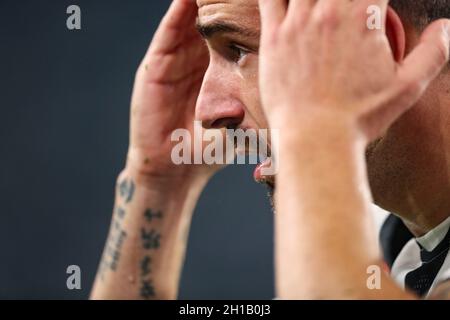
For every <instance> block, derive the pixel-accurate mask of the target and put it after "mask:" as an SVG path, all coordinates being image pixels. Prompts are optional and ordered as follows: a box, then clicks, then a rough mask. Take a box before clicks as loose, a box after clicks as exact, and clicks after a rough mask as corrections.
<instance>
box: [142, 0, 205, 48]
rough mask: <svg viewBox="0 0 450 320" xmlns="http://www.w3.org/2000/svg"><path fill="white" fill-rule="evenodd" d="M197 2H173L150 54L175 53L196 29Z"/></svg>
mask: <svg viewBox="0 0 450 320" xmlns="http://www.w3.org/2000/svg"><path fill="white" fill-rule="evenodd" d="M197 10H198V7H197V4H196V2H195V0H173V1H172V4H171V5H170V7H169V10H168V11H167V13H166V15H165V16H164V18H163V19H162V21H161V23H160V25H159V27H158V29H157V30H156V32H155V35H154V37H153V41H152V46H151V47H150V50H149V52H151V53H165V52H171V51H173V50H174V49H175V48H176V47H177V46H178V45H179V44H180V42H181V41H182V40H183V35H186V34H187V32H186V31H189V30H190V29H193V28H194V25H195V19H196V17H197Z"/></svg>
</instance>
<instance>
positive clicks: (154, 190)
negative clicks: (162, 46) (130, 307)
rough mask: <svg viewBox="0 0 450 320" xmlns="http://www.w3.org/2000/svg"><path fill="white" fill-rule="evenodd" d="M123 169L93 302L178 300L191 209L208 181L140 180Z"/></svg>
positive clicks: (93, 293) (92, 295)
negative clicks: (97, 300) (109, 300)
mask: <svg viewBox="0 0 450 320" xmlns="http://www.w3.org/2000/svg"><path fill="white" fill-rule="evenodd" d="M135 177H136V175H135V174H133V173H132V172H130V171H129V170H125V171H124V172H123V173H122V174H121V175H120V177H119V179H118V183H117V187H116V200H115V209H114V214H113V219H112V223H111V228H110V233H109V236H108V240H107V243H106V246H105V250H104V253H103V256H102V259H101V262H100V266H99V270H98V273H97V277H96V281H95V284H94V287H93V290H92V293H91V298H92V299H176V298H177V294H178V285H179V279H180V273H181V269H182V265H183V260H184V255H185V249H186V245H187V238H188V232H189V227H190V222H191V217H192V213H193V210H194V208H195V205H196V202H197V199H198V197H199V195H200V193H201V191H202V189H203V187H204V184H205V183H206V181H198V182H195V183H187V182H185V181H178V182H175V181H172V182H167V181H163V180H162V179H160V178H158V179H157V180H154V181H152V180H151V179H146V180H141V179H137V178H135Z"/></svg>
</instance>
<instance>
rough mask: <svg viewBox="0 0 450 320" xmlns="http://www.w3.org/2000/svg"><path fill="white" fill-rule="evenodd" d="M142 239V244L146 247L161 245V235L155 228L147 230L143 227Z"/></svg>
mask: <svg viewBox="0 0 450 320" xmlns="http://www.w3.org/2000/svg"><path fill="white" fill-rule="evenodd" d="M141 239H142V246H143V247H144V249H147V250H151V249H158V248H159V246H160V241H161V235H160V234H159V233H157V232H156V231H155V230H154V229H151V230H146V229H145V228H142V229H141Z"/></svg>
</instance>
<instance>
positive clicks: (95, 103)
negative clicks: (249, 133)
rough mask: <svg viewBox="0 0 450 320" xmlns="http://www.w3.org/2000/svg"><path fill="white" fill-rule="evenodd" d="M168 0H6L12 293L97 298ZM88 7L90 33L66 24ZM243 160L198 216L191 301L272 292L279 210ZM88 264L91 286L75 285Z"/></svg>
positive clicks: (1, 274) (4, 137)
mask: <svg viewBox="0 0 450 320" xmlns="http://www.w3.org/2000/svg"><path fill="white" fill-rule="evenodd" d="M169 3H170V1H168V0H131V1H123V0H78V1H66V0H0V110H1V116H0V119H1V125H0V134H1V143H0V155H1V158H0V177H1V178H0V195H1V196H0V199H1V205H0V210H1V211H0V212H1V215H0V298H1V299H23V298H26V299H85V298H88V296H89V292H90V289H91V286H92V282H93V280H94V276H95V273H96V269H97V264H98V262H99V260H100V255H101V253H102V250H103V246H104V242H105V239H106V236H107V231H108V228H109V223H110V217H111V210H112V206H113V192H114V184H115V181H116V177H117V174H118V173H119V172H120V171H121V169H122V168H123V165H124V159H125V154H126V150H127V142H128V113H129V100H130V95H131V90H132V85H133V78H134V72H135V69H136V68H137V66H138V64H139V62H140V59H141V58H142V56H143V55H144V53H145V51H146V49H147V47H148V44H149V42H150V40H151V38H152V34H153V32H154V31H155V29H156V27H157V25H158V23H159V21H160V19H161V17H162V16H163V14H164V12H165V11H166V9H167V7H168V5H169ZM72 4H76V5H78V6H80V8H81V12H82V30H80V31H70V30H68V29H67V27H66V20H67V18H68V15H67V14H66V9H67V7H68V6H69V5H72ZM252 170H253V167H252V166H238V165H235V166H232V167H229V168H227V169H226V170H224V171H223V172H221V173H220V174H219V175H218V176H216V177H215V178H214V180H213V181H211V183H210V184H209V186H208V188H207V189H206V191H205V192H204V194H203V196H202V198H201V200H200V203H199V205H198V207H197V210H196V214H195V216H194V220H193V225H192V230H191V236H190V241H189V248H188V252H187V257H186V264H185V268H184V271H183V275H182V281H181V291H180V298H182V299H271V298H273V297H274V291H273V231H272V213H271V210H270V209H269V205H268V202H267V200H266V195H265V193H266V191H265V189H264V188H263V187H261V186H259V185H256V184H255V183H254V182H253V180H252ZM72 264H75V265H78V266H80V267H81V271H82V289H81V290H72V291H71V290H68V289H67V288H66V279H67V277H68V275H67V274H66V268H67V267H68V266H69V265H72Z"/></svg>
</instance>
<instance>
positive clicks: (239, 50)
mask: <svg viewBox="0 0 450 320" xmlns="http://www.w3.org/2000/svg"><path fill="white" fill-rule="evenodd" d="M228 49H229V51H230V59H231V60H232V61H234V62H236V63H240V62H242V60H243V59H244V58H245V57H246V56H247V55H248V54H249V53H250V50H248V49H246V48H244V47H243V46H240V45H238V44H236V43H231V44H230V45H228Z"/></svg>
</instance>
